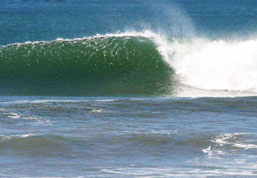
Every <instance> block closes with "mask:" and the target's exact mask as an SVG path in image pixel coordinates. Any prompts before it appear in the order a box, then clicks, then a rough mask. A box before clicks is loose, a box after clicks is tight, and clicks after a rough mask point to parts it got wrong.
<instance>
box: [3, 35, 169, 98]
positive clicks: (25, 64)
mask: <svg viewBox="0 0 257 178" xmlns="http://www.w3.org/2000/svg"><path fill="white" fill-rule="evenodd" d="M172 73H173V71H172V69H171V68H170V67H169V66H168V65H167V63H166V62H165V61H164V60H163V59H162V56H161V54H160V53H159V51H158V49H157V47H156V44H155V43H154V42H153V41H152V40H150V39H148V38H146V37H140V36H126V35H120V36H119V35H105V36H95V37H89V38H83V39H73V40H63V39H59V40H58V39H57V40H55V41H51V42H33V43H32V42H27V43H22V44H11V45H7V46H4V47H1V48H0V84H1V89H0V94H5V95H6V94H9V95H76V96H87V95H90V96H92V95H156V94H157V95H159V94H161V93H165V92H167V91H169V90H170V89H169V88H170V87H171V85H172V80H171V75H172Z"/></svg>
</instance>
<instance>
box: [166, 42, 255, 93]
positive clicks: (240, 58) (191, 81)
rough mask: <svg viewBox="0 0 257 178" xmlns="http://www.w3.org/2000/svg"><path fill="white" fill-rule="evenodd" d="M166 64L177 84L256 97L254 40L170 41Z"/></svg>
mask: <svg viewBox="0 0 257 178" xmlns="http://www.w3.org/2000/svg"><path fill="white" fill-rule="evenodd" d="M170 45H171V48H173V51H172V52H173V53H172V54H173V56H172V58H169V59H168V60H169V63H170V65H171V66H172V67H173V68H174V69H175V72H176V74H177V76H178V77H179V80H180V82H181V83H183V84H185V85H187V86H192V87H194V88H199V89H205V90H224V91H226V90H229V91H245V92H253V93H254V95H257V49H256V46H257V39H252V40H246V41H232V42H231V41H224V40H218V41H211V40H206V39H193V40H191V41H184V42H178V41H177V42H176V41H175V42H173V43H172V44H170Z"/></svg>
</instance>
